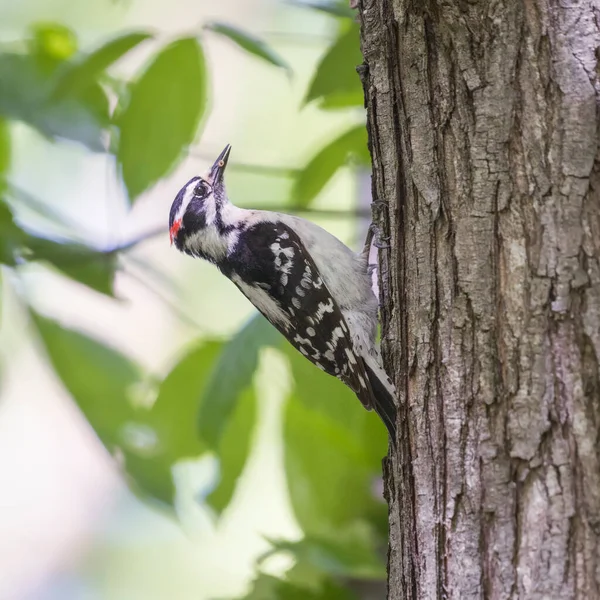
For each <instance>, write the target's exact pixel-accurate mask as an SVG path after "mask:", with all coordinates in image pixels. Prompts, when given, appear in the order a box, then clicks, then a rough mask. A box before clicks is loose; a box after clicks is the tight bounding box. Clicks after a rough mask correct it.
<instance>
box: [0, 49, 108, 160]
mask: <svg viewBox="0 0 600 600" xmlns="http://www.w3.org/2000/svg"><path fill="white" fill-rule="evenodd" d="M0 81H1V82H2V87H1V88H0V113H1V114H2V115H3V116H4V117H6V118H8V119H15V120H19V121H23V122H25V123H28V124H29V125H31V126H32V127H35V128H36V129H37V130H38V131H40V132H41V133H42V134H43V135H45V136H46V137H48V138H49V139H51V140H55V139H59V138H66V139H71V140H74V141H77V142H81V143H82V144H84V145H85V146H87V147H88V148H89V149H90V150H93V151H97V152H102V151H104V141H103V132H104V130H105V129H106V127H107V125H108V122H109V115H108V99H107V98H106V94H105V93H104V91H103V90H102V88H101V87H100V86H99V85H98V84H95V85H94V86H90V87H88V88H86V89H85V90H83V91H82V92H81V93H78V94H73V95H69V96H66V97H64V98H63V99H61V100H60V101H52V100H51V99H50V96H51V92H52V90H53V89H54V85H55V79H54V72H46V71H44V69H43V68H42V67H41V66H40V65H39V64H38V63H37V62H36V60H35V58H34V57H33V56H30V55H24V54H8V53H3V54H2V53H0Z"/></svg>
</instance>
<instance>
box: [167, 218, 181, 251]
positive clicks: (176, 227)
mask: <svg viewBox="0 0 600 600" xmlns="http://www.w3.org/2000/svg"><path fill="white" fill-rule="evenodd" d="M180 229H181V219H178V220H177V221H174V222H173V225H171V229H169V237H170V238H171V245H173V240H174V239H175V238H176V237H177V232H178V231H179V230H180Z"/></svg>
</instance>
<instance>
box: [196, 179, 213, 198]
mask: <svg viewBox="0 0 600 600" xmlns="http://www.w3.org/2000/svg"><path fill="white" fill-rule="evenodd" d="M209 191H210V188H209V187H208V186H207V185H206V183H205V182H204V181H201V182H200V183H199V184H198V185H197V186H196V187H195V189H194V196H196V197H197V198H205V197H206V196H208V193H209Z"/></svg>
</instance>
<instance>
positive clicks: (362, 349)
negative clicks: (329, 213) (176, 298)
mask: <svg viewBox="0 0 600 600" xmlns="http://www.w3.org/2000/svg"><path fill="white" fill-rule="evenodd" d="M229 152H230V146H227V147H226V148H225V150H224V151H223V152H222V153H221V155H220V156H219V158H218V159H217V161H216V162H215V164H214V165H213V167H212V169H211V170H210V172H209V174H208V175H207V177H206V178H201V177H194V178H192V179H191V180H190V181H188V183H187V184H186V185H185V186H184V187H183V188H182V189H181V190H180V192H179V193H178V195H177V197H176V198H175V201H174V202H173V205H172V207H171V214H170V219H169V221H170V222H169V227H170V232H171V240H172V242H174V243H175V246H176V247H177V248H178V249H179V250H181V251H182V252H185V253H187V254H189V255H191V256H197V257H200V258H204V259H206V260H208V261H210V262H212V263H214V264H215V265H216V266H217V267H218V268H219V269H220V270H221V271H222V272H223V274H224V275H226V276H227V277H228V278H229V279H231V281H233V283H234V284H235V285H236V286H237V287H238V288H239V289H240V290H241V292H242V293H243V294H244V295H245V296H246V297H247V298H248V299H249V300H250V302H252V304H254V306H255V307H256V308H257V309H258V310H259V311H260V312H261V313H262V314H263V315H264V316H265V317H266V318H267V319H268V320H269V321H270V323H272V324H273V325H274V326H275V327H276V328H277V329H278V330H279V331H280V332H281V333H282V334H283V335H284V336H285V337H286V338H287V339H288V340H289V341H290V343H291V344H292V345H293V346H294V347H295V348H296V349H297V350H298V351H299V352H300V353H302V354H303V355H304V356H305V357H306V358H308V359H309V360H310V361H311V362H312V363H314V364H315V365H316V366H317V367H319V368H320V369H322V370H323V371H325V372H326V373H329V374H330V375H333V376H334V377H337V378H338V379H340V380H341V381H342V382H343V383H345V384H346V385H347V386H348V387H349V388H350V389H351V390H352V391H353V392H354V393H355V394H356V395H357V396H358V398H359V399H360V401H361V402H362V403H363V405H364V406H365V407H366V408H367V409H371V408H372V409H374V410H375V411H376V412H377V413H378V414H379V416H380V417H381V419H382V420H383V422H384V423H385V425H386V427H387V428H388V431H389V433H390V436H391V438H392V441H393V442H395V441H396V406H395V390H394V387H393V385H392V383H391V381H390V380H389V378H388V376H387V375H386V373H385V371H384V370H383V368H382V366H381V361H380V357H379V351H378V348H377V344H376V333H377V300H376V298H375V296H374V294H373V292H372V290H371V281H370V277H369V274H368V273H367V257H366V255H364V254H360V255H358V254H355V253H354V252H352V251H351V250H350V249H349V248H348V247H347V246H345V245H344V244H343V243H342V242H340V241H339V240H338V239H337V238H335V237H334V236H332V235H331V234H329V233H328V232H326V231H325V230H324V229H322V228H321V227H319V226H317V225H315V224H313V223H311V222H309V221H306V220H304V219H300V218H298V217H292V216H290V215H285V214H281V213H274V212H268V211H254V210H245V209H241V208H238V207H236V206H234V205H233V204H231V203H230V202H229V200H228V198H227V196H226V194H225V187H224V183H223V171H224V169H225V166H226V164H227V159H228V157H229Z"/></svg>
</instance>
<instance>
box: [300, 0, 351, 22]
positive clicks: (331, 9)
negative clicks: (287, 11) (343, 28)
mask: <svg viewBox="0 0 600 600" xmlns="http://www.w3.org/2000/svg"><path fill="white" fill-rule="evenodd" d="M291 3H292V4H294V5H296V6H301V7H302V8H312V9H313V10H318V11H321V12H324V13H327V14H329V15H332V16H334V17H344V18H347V19H353V18H354V11H353V10H352V9H351V8H350V6H349V4H348V0H343V1H342V2H336V1H335V0H330V1H327V0H292V2H291Z"/></svg>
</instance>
